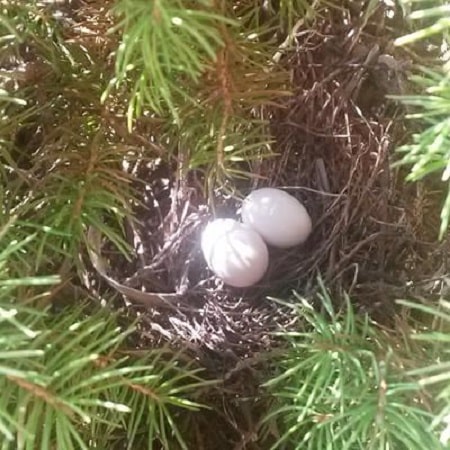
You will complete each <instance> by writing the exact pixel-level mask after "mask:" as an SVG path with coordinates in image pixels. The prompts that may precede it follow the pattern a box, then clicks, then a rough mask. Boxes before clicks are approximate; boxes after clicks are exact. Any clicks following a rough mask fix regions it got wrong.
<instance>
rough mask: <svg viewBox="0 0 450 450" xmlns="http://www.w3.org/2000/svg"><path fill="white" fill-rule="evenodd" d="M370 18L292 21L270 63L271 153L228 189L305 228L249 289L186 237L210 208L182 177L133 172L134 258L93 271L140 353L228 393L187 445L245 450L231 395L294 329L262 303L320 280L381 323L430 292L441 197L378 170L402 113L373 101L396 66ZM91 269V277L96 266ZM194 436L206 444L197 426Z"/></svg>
mask: <svg viewBox="0 0 450 450" xmlns="http://www.w3.org/2000/svg"><path fill="white" fill-rule="evenodd" d="M356 3H357V2H356ZM379 10H380V11H379V13H380V14H381V17H383V18H384V19H383V20H384V22H383V23H382V22H380V21H379V20H378V19H379V18H377V17H374V18H373V25H371V24H370V23H369V24H366V26H365V28H362V27H360V26H359V24H360V16H358V17H359V19H355V18H354V17H352V13H351V12H349V10H344V9H334V10H331V11H329V12H328V15H327V16H326V17H325V16H323V17H321V18H320V19H318V20H316V22H315V24H314V25H313V26H311V24H309V25H308V26H307V27H306V26H300V27H298V28H297V29H296V33H295V35H294V36H293V41H292V46H293V48H292V49H290V50H289V51H286V52H284V53H283V54H282V56H281V59H280V64H283V65H284V66H285V67H286V69H287V70H289V71H290V72H291V74H292V84H293V88H294V95H293V96H292V97H290V98H289V99H288V100H285V101H284V103H283V104H282V107H280V108H277V109H274V108H272V110H271V111H270V113H269V116H268V117H267V118H268V119H269V120H270V123H271V127H272V133H273V135H274V137H275V138H276V145H275V148H274V150H275V152H276V154H277V155H276V156H274V157H273V158H270V159H265V160H262V161H259V162H256V163H252V172H253V173H255V174H257V175H258V177H256V178H255V179H253V180H249V181H248V183H247V184H246V185H245V186H243V187H242V185H241V186H240V189H241V191H242V193H243V194H245V193H247V192H250V191H251V190H252V189H255V188H256V187H262V186H274V187H279V188H283V189H285V190H287V191H288V192H290V193H291V194H292V195H294V196H295V197H296V198H298V199H299V200H300V201H301V202H302V203H303V204H304V205H305V206H306V207H307V209H308V211H309V212H310V214H311V216H312V219H313V223H314V229H313V233H312V235H311V237H310V239H309V240H308V241H307V243H306V244H304V245H302V246H299V247H296V248H293V249H289V250H282V251H281V250H273V249H271V250H270V251H271V257H270V268H269V271H268V273H267V274H266V276H265V278H264V279H263V280H262V281H261V283H259V284H258V286H255V287H253V288H251V289H246V290H243V289H233V288H228V287H226V286H223V285H222V284H221V283H220V280H217V279H215V278H214V276H213V274H212V273H211V272H210V271H209V270H208V269H207V267H206V264H205V261H204V259H203V257H202V254H201V251H200V248H199V236H200V233H201V231H202V228H203V227H204V225H205V224H206V223H207V221H208V220H210V218H211V214H210V212H209V211H208V208H207V207H206V205H207V203H208V202H207V199H206V198H205V196H204V193H203V190H202V188H201V187H199V185H200V184H201V183H198V180H197V179H196V174H195V173H192V174H189V176H188V177H187V179H186V180H185V183H184V184H182V183H180V182H179V181H180V180H178V178H177V174H176V169H175V168H173V167H170V166H169V164H168V163H166V162H165V161H163V160H161V159H159V160H155V161H154V162H153V163H152V164H146V165H144V164H141V165H140V166H138V167H137V169H136V175H137V176H138V178H139V179H140V180H141V182H140V183H139V184H137V185H136V187H137V189H138V190H140V192H141V198H140V200H141V202H142V204H141V205H140V206H139V207H138V208H137V209H136V211H135V215H136V219H137V223H138V225H133V224H128V228H127V230H128V234H129V242H130V244H132V245H134V247H135V250H136V257H135V259H134V260H133V261H131V262H126V261H124V260H123V259H122V258H120V257H117V256H115V255H109V256H108V258H107V259H108V264H109V267H107V268H106V266H105V265H103V266H102V267H100V269H101V270H100V272H101V273H102V275H103V276H104V277H105V276H106V277H107V279H108V280H109V283H110V285H112V286H113V287H114V288H116V289H117V290H119V292H121V293H122V294H124V293H125V294H127V292H128V293H130V292H131V295H125V298H126V299H127V304H128V306H129V307H132V308H134V307H136V308H137V310H138V311H139V314H140V318H141V321H140V330H139V333H140V334H139V335H140V344H139V345H140V346H142V347H144V348H145V347H149V346H157V345H162V344H164V343H167V342H168V343H170V344H171V345H173V346H182V347H187V348H188V349H189V351H190V352H192V353H193V354H194V355H195V357H196V358H197V359H198V360H199V361H200V362H201V364H202V365H203V366H204V367H205V368H206V369H207V370H208V371H209V373H210V374H211V375H212V376H215V377H219V378H221V379H222V380H224V383H225V385H226V386H227V389H229V391H230V392H231V393H232V394H231V397H230V398H229V399H228V400H227V402H228V405H229V414H230V415H229V416H228V417H225V418H224V417H222V416H221V415H220V414H219V413H217V414H219V415H220V417H219V415H217V416H215V415H214V414H216V413H208V415H207V416H206V419H205V420H206V425H205V429H207V428H208V423H210V421H213V422H214V423H215V422H217V423H220V424H221V425H220V426H219V425H217V427H215V430H216V432H215V435H214V436H212V437H211V439H212V443H210V444H208V443H207V442H206V443H205V442H203V443H202V444H201V445H200V444H199V442H200V441H198V442H197V444H196V447H195V448H222V447H220V446H217V445H218V444H217V442H218V440H217V439H219V437H220V436H218V435H216V433H217V432H218V431H217V430H218V429H219V428H220V430H221V431H220V433H223V436H222V435H221V437H220V439H223V440H224V442H227V444H226V445H225V447H223V448H227V449H229V448H232V445H231V444H230V442H236V443H237V444H236V445H238V444H239V443H240V444H239V445H241V447H237V448H253V447H247V444H248V442H244V443H243V442H242V439H244V438H245V436H247V434H248V433H246V432H245V431H243V429H242V427H241V426H242V423H243V422H245V420H246V419H245V417H244V416H245V414H244V416H243V412H242V411H241V408H242V403H239V402H238V403H239V405H238V406H236V402H237V400H236V399H235V398H234V395H235V394H236V393H237V392H241V393H242V392H245V394H246V395H247V396H248V395H250V394H249V389H250V387H251V386H256V385H257V384H258V382H259V380H258V375H257V372H255V370H254V369H255V367H257V365H258V364H260V363H261V360H260V359H259V357H258V356H259V355H260V354H261V353H262V352H264V351H265V350H269V349H272V348H273V347H274V346H276V342H275V338H274V337H273V335H272V334H271V332H273V331H275V330H279V329H280V327H286V328H289V327H290V326H291V324H293V323H294V322H295V317H293V316H292V312H290V311H287V310H284V309H283V308H280V306H279V305H278V304H276V303H274V302H272V301H270V300H268V297H278V298H283V299H287V298H288V297H289V296H290V295H291V293H292V291H297V292H300V293H301V294H304V295H310V294H311V293H312V292H313V289H314V286H316V279H317V276H318V275H321V276H322V278H323V279H324V280H325V285H326V286H327V287H328V288H329V289H330V290H331V291H332V292H334V293H338V294H339V293H342V292H343V291H345V292H347V293H349V294H350V296H351V298H352V301H353V302H354V303H355V304H356V305H357V307H358V308H360V309H362V310H364V311H368V312H369V313H371V314H372V315H373V316H375V317H377V318H378V319H379V320H384V321H385V323H386V322H388V321H389V318H390V317H392V312H393V311H394V305H395V299H397V298H400V297H402V296H406V295H408V296H412V295H420V293H421V292H427V295H428V296H429V295H430V292H433V289H434V290H435V291H436V292H438V291H440V290H441V289H442V286H443V283H442V282H440V281H439V280H440V276H441V275H442V274H443V273H446V272H447V268H446V259H445V254H446V253H447V247H448V244H447V242H443V243H437V240H436V236H437V230H438V227H439V210H440V202H441V201H442V193H441V192H440V191H438V190H437V191H436V190H434V188H433V187H432V186H431V185H429V184H427V183H426V182H425V183H422V184H420V185H419V186H413V185H411V186H407V185H405V184H404V183H403V179H404V174H402V173H399V172H395V171H393V170H391V167H390V164H391V162H392V159H393V150H394V148H395V147H396V146H397V145H398V144H400V143H401V142H402V140H403V139H404V138H405V130H404V128H403V122H402V111H401V110H400V108H399V107H398V105H396V104H395V103H393V102H390V101H388V100H387V99H386V95H387V94H398V93H401V92H402V89H403V86H404V83H405V77H404V72H403V70H404V67H405V61H404V59H403V55H402V54H401V53H400V52H399V51H398V50H396V51H394V50H393V49H392V48H391V47H390V46H389V42H391V40H392V34H390V32H389V31H388V30H389V29H390V27H393V26H395V24H393V23H390V24H389V23H387V20H388V19H386V17H387V16H386V15H385V11H384V10H383V8H382V7H381V6H380V8H379ZM380 24H381V25H380ZM255 180H257V181H255ZM221 192H222V191H220V190H218V191H217V197H216V198H215V202H216V205H217V206H218V207H217V211H219V214H220V215H221V216H222V217H237V214H236V210H237V208H238V206H239V202H237V201H236V200H235V199H233V198H230V197H227V196H226V195H225V194H223V193H221ZM103 255H104V256H105V255H106V252H105V251H104V249H103ZM105 258H106V256H105ZM438 261H439V262H438ZM93 262H94V265H95V266H96V268H97V269H99V260H96V261H93ZM437 268H439V271H437V270H438V269H437ZM436 280H438V282H436ZM114 283H116V284H115V285H114ZM436 283H437V284H436ZM121 289H122V290H121ZM123 289H128V291H125V292H124V291H123ZM130 289H131V291H130ZM139 292H140V293H141V294H142V295H139V294H136V293H139ZM133 293H134V294H133ZM155 294H156V295H155ZM336 298H339V295H336ZM161 302H162V303H161ZM143 304H145V305H146V306H144V307H142V305H143ZM212 395H213V394H212ZM223 395H224V394H223V393H221V394H218V396H217V398H216V401H217V402H218V404H220V403H221V402H225V400H224V398H223V397H222V396H223ZM213 402H214V401H213ZM213 402H212V403H213ZM210 404H211V403H210ZM254 407H255V405H253V406H252V407H251V409H252V410H253V409H254ZM256 408H257V407H256ZM220 409H221V408H218V410H220ZM249 414H250V416H251V415H252V414H254V411H253V412H251V413H249ZM254 417H258V416H257V414H256V415H255V416H254ZM224 421H225V422H227V423H228V427H227V426H225V427H224V426H223V423H224ZM236 423H239V424H240V426H237V425H236ZM196 427H200V428H202V425H201V420H200V421H198V422H197V423H196ZM248 428H249V429H251V425H249V424H248ZM191 431H192V430H191ZM199 433H200V434H199V435H201V440H208V437H207V435H208V433H206V431H205V430H203V431H201V432H199ZM194 434H195V433H194ZM250 435H251V433H250ZM208 445H210V447H208ZM230 445H231V446H230ZM248 445H250V444H248ZM255 448H257V447H255Z"/></svg>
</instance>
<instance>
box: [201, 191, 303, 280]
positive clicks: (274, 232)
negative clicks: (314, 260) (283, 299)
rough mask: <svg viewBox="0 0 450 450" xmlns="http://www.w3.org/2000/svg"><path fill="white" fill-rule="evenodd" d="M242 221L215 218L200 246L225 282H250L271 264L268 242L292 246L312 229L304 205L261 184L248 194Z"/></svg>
mask: <svg viewBox="0 0 450 450" xmlns="http://www.w3.org/2000/svg"><path fill="white" fill-rule="evenodd" d="M241 218H242V223H241V222H238V221H236V220H234V219H216V220H213V221H212V222H210V223H209V224H208V225H207V226H206V228H205V229H204V231H203V234H202V238H201V248H202V252H203V255H204V257H205V260H206V262H207V264H208V267H209V268H210V269H211V270H212V271H213V272H214V273H215V274H216V275H217V276H218V277H219V278H221V279H222V280H223V281H224V282H225V283H226V284H228V285H230V286H234V287H248V286H251V285H253V284H255V283H257V282H258V281H260V280H261V278H262V277H263V276H264V274H265V272H266V271H267V267H268V265H269V251H268V249H267V245H271V246H273V247H278V248H289V247H293V246H295V245H298V244H301V243H303V242H305V241H306V239H307V238H308V236H309V235H310V233H311V230H312V223H311V218H310V216H309V214H308V212H307V211H306V209H305V207H304V206H303V205H302V204H301V203H300V202H299V201H298V200H297V199H296V198H294V197H293V196H292V195H290V194H288V193H286V192H284V191H282V190H280V189H274V188H262V189H257V190H255V191H253V192H252V193H251V194H250V195H248V196H247V197H246V198H245V199H244V201H243V203H242V208H241Z"/></svg>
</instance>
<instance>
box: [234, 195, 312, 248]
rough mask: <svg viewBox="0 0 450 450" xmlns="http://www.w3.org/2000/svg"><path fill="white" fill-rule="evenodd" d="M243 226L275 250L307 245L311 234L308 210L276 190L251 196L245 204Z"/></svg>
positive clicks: (242, 210)
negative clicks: (306, 242)
mask: <svg viewBox="0 0 450 450" xmlns="http://www.w3.org/2000/svg"><path fill="white" fill-rule="evenodd" d="M241 216H242V222H243V223H244V224H247V225H248V226H250V227H252V228H253V229H254V230H255V231H257V232H258V233H259V234H260V235H261V236H262V238H263V239H264V241H265V242H266V243H267V244H269V245H272V246H273V247H279V248H288V247H293V246H295V245H298V244H301V243H303V242H305V241H306V240H307V239H308V237H309V235H310V234H311V231H312V222H311V217H310V216H309V214H308V211H307V210H306V208H305V207H304V206H303V205H302V204H301V203H300V202H299V201H298V200H297V199H296V198H295V197H293V196H292V195H290V194H288V193H287V192H284V191H282V190H280V189H275V188H262V189H257V190H255V191H253V192H251V193H250V194H249V195H248V196H247V197H246V198H245V199H244V201H243V203H242V208H241Z"/></svg>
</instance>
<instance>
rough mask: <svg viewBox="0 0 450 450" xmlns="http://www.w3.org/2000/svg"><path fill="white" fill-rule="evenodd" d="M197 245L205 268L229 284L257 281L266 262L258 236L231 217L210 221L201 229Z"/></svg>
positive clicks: (266, 265) (244, 284) (260, 239)
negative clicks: (198, 244) (203, 259)
mask: <svg viewBox="0 0 450 450" xmlns="http://www.w3.org/2000/svg"><path fill="white" fill-rule="evenodd" d="M201 248H202V252H203V255H204V257H205V260H206V262H207V264H208V267H209V268H210V269H211V270H212V271H213V272H214V273H215V274H216V275H217V276H218V277H219V278H221V279H222V280H223V281H224V282H225V283H226V284H228V285H230V286H234V287H247V286H251V285H253V284H255V283H257V282H258V281H260V280H261V278H262V277H263V276H264V274H265V272H266V270H267V267H268V265H269V252H268V250H267V246H266V244H265V242H264V241H263V240H262V238H261V236H260V235H259V234H258V233H257V232H256V231H254V230H253V229H251V228H250V227H248V226H247V225H244V224H242V223H239V222H237V221H236V220H233V219H216V220H214V221H212V222H210V223H209V224H208V225H207V226H206V228H205V229H204V231H203V234H202V238H201Z"/></svg>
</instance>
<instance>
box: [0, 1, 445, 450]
mask: <svg viewBox="0 0 450 450" xmlns="http://www.w3.org/2000/svg"><path fill="white" fill-rule="evenodd" d="M325 3H329V2H322V3H321V2H312V3H310V2H307V1H302V0H280V2H279V7H280V8H279V11H278V12H276V11H275V10H273V11H271V10H270V8H269V9H268V12H267V14H266V17H262V16H261V8H260V2H258V1H256V0H255V1H253V0H248V1H239V2H227V1H220V0H218V1H208V0H202V1H195V2H193V1H181V0H154V1H144V0H117V1H115V2H107V3H106V6H105V7H104V10H103V12H104V13H105V16H104V17H102V18H99V17H97V18H96V19H97V23H95V25H94V28H97V29H98V30H100V33H99V34H100V35H101V34H102V33H104V35H103V36H104V37H106V36H107V39H106V41H107V42H108V43H112V45H113V48H108V46H107V44H106V43H105V47H102V45H92V44H89V42H88V41H86V42H79V41H77V40H76V39H75V37H74V36H70V35H69V36H68V35H67V34H68V33H70V32H69V31H68V30H67V28H65V27H64V26H63V21H62V20H61V18H60V16H58V14H57V12H58V11H57V9H52V7H49V6H48V5H45V4H44V3H43V2H39V1H37V0H35V1H29V2H23V1H20V0H17V1H6V2H5V1H3V2H0V114H1V120H0V160H1V165H0V201H1V209H0V392H1V393H2V394H1V397H0V448H2V449H5V450H6V449H8V450H9V449H14V450H16V449H36V448H40V449H42V450H48V449H50V448H58V449H64V450H70V449H80V448H85V449H88V448H114V446H116V445H117V446H118V445H120V444H122V443H123V442H124V441H126V442H127V445H128V447H127V448H130V449H131V448H157V446H158V445H163V446H164V447H165V448H170V449H172V448H175V447H174V446H175V445H176V446H179V447H181V448H187V444H186V443H185V440H184V438H183V436H182V435H181V432H180V430H179V427H178V425H177V421H178V417H179V412H180V411H182V410H189V411H191V410H192V411H195V410H197V409H199V408H200V407H201V406H200V404H199V402H198V399H197V397H198V392H199V389H200V388H203V387H206V386H207V385H208V384H209V383H208V382H207V381H205V380H203V379H202V378H201V377H200V374H199V373H198V371H197V369H196V368H194V366H193V365H192V364H187V363H185V362H181V361H184V359H182V358H180V357H179V355H173V354H171V353H170V352H168V351H165V350H156V349H155V350H154V351H150V352H146V354H142V353H141V352H136V351H133V352H132V351H130V348H133V347H135V345H133V344H132V342H133V333H134V328H133V326H132V324H130V323H128V322H126V321H125V322H126V323H125V324H123V320H121V321H120V323H121V324H122V325H121V326H119V324H118V323H119V318H118V317H117V316H116V315H115V314H113V313H112V312H111V311H110V310H109V309H107V308H104V307H103V308H102V307H100V306H99V305H96V306H95V307H93V306H92V298H90V297H91V296H90V293H89V292H85V291H84V290H83V289H80V288H79V287H78V286H75V283H72V280H74V279H76V277H79V276H83V273H84V267H83V264H82V262H81V261H82V258H81V257H80V255H82V254H83V252H84V251H85V250H86V245H87V243H86V238H85V235H86V232H87V230H88V228H89V227H93V228H95V229H98V230H100V231H101V232H102V233H103V234H104V235H105V236H106V237H107V238H108V239H109V240H110V241H111V242H113V243H114V244H115V245H116V247H117V248H118V249H119V251H120V252H122V253H123V254H124V255H125V256H126V255H127V254H128V252H129V250H130V249H129V248H128V246H127V244H126V243H125V241H124V239H123V237H122V236H123V229H122V228H123V219H124V218H126V217H127V218H129V217H130V211H131V205H132V203H133V201H134V192H133V189H132V187H131V186H132V181H133V180H132V177H131V176H129V175H127V174H126V173H125V172H124V171H123V170H122V168H121V163H122V161H123V159H124V158H125V157H127V158H136V155H140V156H139V157H140V158H145V157H146V156H145V155H144V156H142V152H141V148H140V146H139V144H136V146H133V145H130V144H129V143H128V142H127V143H125V139H124V137H125V136H128V134H127V131H129V130H133V131H134V133H136V135H138V134H139V130H140V127H143V126H144V127H145V126H151V127H154V128H157V129H158V132H159V135H160V136H161V139H163V140H164V142H165V144H166V147H167V148H168V151H169V152H171V154H172V155H175V156H177V157H180V156H182V158H179V160H183V161H185V164H186V167H184V169H186V170H188V169H189V168H191V167H201V168H202V170H204V171H205V173H206V175H207V176H206V180H207V184H208V186H209V187H211V186H214V184H215V183H216V182H220V181H224V180H225V179H226V178H229V179H231V178H232V177H236V176H240V175H242V173H241V172H239V171H238V170H237V169H236V166H235V164H234V163H235V162H240V161H248V160H251V159H252V158H254V157H255V156H256V155H258V156H260V155H261V154H263V155H265V154H270V142H271V137H270V133H269V130H268V124H267V123H266V122H265V121H264V120H262V119H261V117H262V116H263V114H262V112H263V111H264V108H265V107H266V105H270V104H271V103H272V102H274V101H275V99H277V98H280V97H281V96H284V95H289V87H290V86H289V77H288V74H287V73H286V72H285V71H284V70H282V68H281V67H279V66H278V65H276V64H273V59H272V58H273V56H274V54H275V53H276V51H278V44H277V43H276V42H274V41H273V40H271V39H270V38H267V37H266V36H270V35H271V33H270V30H271V29H273V27H275V26H277V27H281V29H283V30H284V32H285V34H286V33H288V32H289V30H291V29H292V26H293V24H294V23H295V22H296V21H297V20H298V19H300V18H301V19H302V20H306V21H307V20H309V19H310V18H311V17H313V16H314V14H319V13H320V6H321V4H325ZM403 3H404V4H403V6H404V10H405V12H406V13H407V14H409V16H410V18H411V20H412V21H414V22H417V25H416V24H413V25H412V27H413V30H412V33H411V34H410V35H408V36H406V37H404V38H402V39H400V40H399V41H398V44H399V45H409V44H410V43H411V42H413V41H415V40H416V39H427V38H429V37H430V36H431V35H435V36H439V37H438V41H439V45H442V46H443V48H444V49H445V45H447V48H448V26H449V19H448V14H449V9H448V5H447V4H446V2H403ZM375 4H376V2H374V1H370V2H368V5H367V8H368V9H367V11H368V13H370V11H371V8H373V7H374V5H375ZM422 5H424V6H423V9H422ZM269 6H270V5H269ZM335 6H336V5H335ZM338 6H339V5H338ZM54 8H57V7H54ZM100 19H101V20H100ZM106 41H105V42H106ZM435 45H436V44H435ZM447 51H448V50H447ZM444 53H445V51H444ZM111 55H112V57H111ZM25 63H27V64H28V65H27V64H25ZM24 65H27V69H26V70H24ZM225 68H226V69H227V70H225ZM416 75H417V76H416V77H415V78H414V79H413V81H415V82H417V85H418V88H419V91H420V94H419V95H409V96H408V95H405V96H404V97H403V98H402V101H403V102H404V103H405V104H406V105H408V106H409V107H411V109H410V111H411V114H410V117H411V119H413V120H414V121H415V124H416V125H415V126H417V129H418V132H417V133H416V134H415V135H414V136H413V139H412V143H410V144H408V145H405V146H404V147H402V148H401V149H399V151H400V152H401V154H402V155H403V156H402V159H401V161H400V163H401V164H405V165H407V166H408V167H409V168H410V174H409V177H408V179H410V180H412V181H415V180H419V179H422V178H423V177H425V176H428V175H430V174H434V173H436V172H437V173H439V174H440V175H441V177H442V182H443V183H448V182H449V173H450V170H449V157H450V154H449V148H450V147H449V130H450V125H449V122H448V121H449V119H448V116H449V111H450V104H449V92H450V91H449V78H448V76H449V65H448V62H447V61H446V60H443V61H442V63H437V62H436V64H434V65H433V66H432V67H429V66H423V67H419V68H417V71H416ZM123 105H125V106H123ZM116 121H118V122H120V123H119V125H118V124H117V123H116ZM113 122H114V126H113ZM122 122H123V123H122ZM127 129H128V130H127ZM30 136H32V137H33V139H34V141H33V139H31V140H30V139H29V137H30ZM187 149H189V150H187ZM208 186H207V187H208ZM449 199H450V196H447V200H446V201H445V203H444V207H443V210H442V227H441V237H442V236H444V234H445V233H446V231H447V228H448V221H449V216H450V200H449ZM61 286H64V287H65V288H64V289H61ZM320 301H321V305H322V308H323V309H322V310H321V311H320V312H318V311H317V310H316V309H313V308H312V307H311V306H310V304H309V302H308V301H306V300H305V299H301V298H296V306H292V307H294V308H296V310H297V311H298V315H299V319H300V320H299V323H300V325H299V328H300V329H299V332H298V333H283V332H282V335H283V336H284V338H285V339H286V353H285V354H284V355H283V357H282V358H281V359H280V360H278V359H275V360H274V367H273V372H272V373H271V374H270V377H269V378H270V379H269V380H268V381H267V383H266V385H265V388H264V389H265V390H264V391H263V393H264V394H265V393H269V394H270V403H271V405H272V409H271V411H270V413H269V414H268V415H267V417H266V420H265V421H264V424H262V428H261V430H262V435H264V436H266V437H268V439H269V440H270V439H272V440H274V441H275V442H276V443H275V444H274V448H287V449H290V448H311V449H318V448H320V449H322V448H323V449H325V448H330V449H331V448H338V449H339V450H341V449H345V448H349V449H354V448H355V449H359V448H361V449H363V448H364V449H367V448H373V449H397V448H400V449H401V448H408V449H415V448H417V449H421V448H429V449H435V448H436V449H438V448H445V446H446V445H447V444H446V442H448V441H449V440H450V436H449V434H450V433H449V432H448V428H449V427H450V425H447V424H448V423H449V422H450V421H449V419H448V417H449V415H450V387H449V386H450V384H449V381H450V375H449V374H450V369H449V367H450V360H449V357H448V356H449V353H448V352H449V350H448V343H449V331H448V330H449V328H448V323H449V322H450V319H449V305H448V302H447V301H445V300H442V301H441V302H440V303H439V305H438V306H437V307H436V306H434V307H433V306H432V305H430V304H428V303H427V302H424V304H417V303H412V302H406V301H404V302H403V303H402V305H403V306H404V307H405V310H406V311H414V310H418V311H420V312H421V313H423V314H425V315H430V316H431V317H432V318H433V320H432V321H431V324H430V322H425V323H428V325H426V326H425V325H424V324H423V323H422V322H420V321H419V322H414V321H413V320H412V319H411V320H410V321H409V322H407V323H402V324H403V326H404V327H405V328H402V332H399V333H398V334H395V333H394V334H390V333H392V330H391V331H390V333H388V332H387V331H386V330H383V329H382V328H380V327H379V326H378V325H376V324H373V323H370V321H369V320H368V319H367V318H364V317H358V316H357V315H355V313H354V311H353V309H352V307H351V305H350V300H349V299H347V300H346V307H345V309H344V310H343V311H340V310H336V309H335V308H334V307H333V306H332V301H331V299H330V298H329V297H328V294H327V292H326V289H325V287H322V295H321V297H320ZM94 303H95V302H94ZM81 305H84V306H81ZM405 330H406V331H405ZM262 395H263V394H262ZM274 423H275V424H276V425H274ZM446 427H447V428H446ZM276 428H278V433H274V431H273V430H274V429H276ZM446 429H447V431H446ZM446 433H447V434H446ZM446 436H447V437H446ZM439 439H440V440H439Z"/></svg>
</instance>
